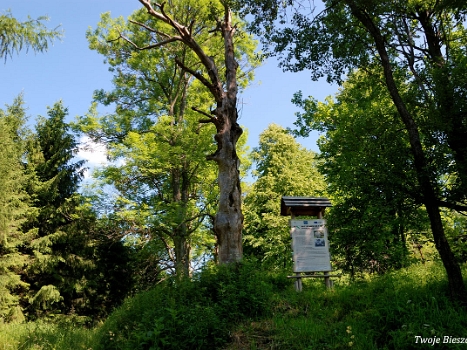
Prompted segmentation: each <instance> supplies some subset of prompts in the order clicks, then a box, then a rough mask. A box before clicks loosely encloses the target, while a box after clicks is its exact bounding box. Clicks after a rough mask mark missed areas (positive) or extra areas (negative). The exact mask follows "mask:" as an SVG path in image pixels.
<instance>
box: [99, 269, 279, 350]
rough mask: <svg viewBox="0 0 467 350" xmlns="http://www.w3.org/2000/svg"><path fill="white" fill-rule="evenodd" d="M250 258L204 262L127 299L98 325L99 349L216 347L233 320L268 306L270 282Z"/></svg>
mask: <svg viewBox="0 0 467 350" xmlns="http://www.w3.org/2000/svg"><path fill="white" fill-rule="evenodd" d="M265 275H266V272H264V271H261V270H259V269H258V266H257V265H255V264H253V263H247V262H245V263H240V264H232V265H227V266H220V267H218V266H214V267H211V268H206V269H205V270H204V271H202V272H201V273H200V275H199V276H197V277H196V278H195V279H194V280H193V281H190V280H183V281H180V282H179V283H173V281H170V280H168V281H165V282H163V283H160V284H158V285H156V286H155V287H154V288H153V289H151V290H149V291H147V292H144V293H141V294H138V295H136V296H135V297H133V298H130V299H128V300H127V301H126V302H125V303H124V304H123V305H122V306H121V307H120V308H119V309H117V310H116V311H115V312H114V313H113V314H112V315H111V316H110V317H109V318H108V319H107V320H106V322H105V323H104V325H103V326H102V328H100V330H99V337H100V347H98V349H115V348H118V349H217V348H219V347H221V346H222V345H224V344H225V343H226V342H228V341H229V331H230V330H231V329H232V328H233V325H234V324H235V323H237V322H239V321H241V320H245V319H257V318H259V317H261V316H264V315H265V314H266V312H267V310H268V305H269V301H270V298H271V297H272V288H271V285H270V284H269V283H267V282H266V281H267V278H265Z"/></svg>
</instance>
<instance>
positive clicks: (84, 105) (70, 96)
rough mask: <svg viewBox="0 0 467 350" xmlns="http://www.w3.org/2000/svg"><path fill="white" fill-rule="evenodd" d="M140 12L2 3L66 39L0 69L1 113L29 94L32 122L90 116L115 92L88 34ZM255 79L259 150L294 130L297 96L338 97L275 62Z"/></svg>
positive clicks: (249, 113)
mask: <svg viewBox="0 0 467 350" xmlns="http://www.w3.org/2000/svg"><path fill="white" fill-rule="evenodd" d="M140 6H141V5H140V3H139V2H138V1H137V0H112V1H110V0H81V1H74V0H66V1H63V0H41V1H37V0H1V1H0V11H1V12H4V11H5V10H7V9H10V10H11V12H12V14H13V16H14V17H16V18H17V19H19V20H21V21H23V20H26V19H27V15H30V16H31V17H32V18H37V17H39V16H41V15H47V16H49V18H50V21H49V22H48V26H49V28H53V27H56V26H58V25H61V28H62V29H63V30H64V33H65V35H64V38H63V40H62V41H61V42H60V41H58V42H55V43H54V45H53V46H52V47H50V48H49V51H48V52H46V53H42V54H41V53H39V54H35V53H33V52H28V53H26V52H25V51H23V52H21V53H20V54H19V55H14V56H13V58H12V59H8V60H7V62H6V63H3V62H2V63H1V64H0V82H1V83H0V106H1V108H3V107H4V105H5V104H9V103H11V102H12V101H13V99H14V98H15V96H17V95H18V94H19V93H23V94H24V98H25V101H26V104H27V106H28V115H30V118H31V120H34V118H35V117H36V116H37V115H46V112H47V106H51V105H53V104H54V103H55V102H56V101H58V100H60V99H61V100H63V102H64V105H65V106H67V107H68V109H69V119H70V120H72V119H74V118H75V117H76V116H78V115H83V114H85V113H86V112H87V110H88V108H89V106H90V104H91V100H92V93H93V91H94V90H96V89H101V88H103V89H110V88H111V75H110V73H109V72H108V70H107V67H106V66H105V65H104V63H103V57H102V56H100V55H99V54H97V53H96V52H94V51H91V50H89V49H88V44H87V41H86V38H85V32H86V30H87V29H88V28H89V27H93V28H94V27H96V25H97V22H98V21H99V17H100V14H101V13H102V12H107V11H110V12H111V14H112V16H113V17H117V16H124V17H127V16H128V15H129V14H131V13H132V12H133V11H134V10H136V9H138V8H139V7H140ZM255 74H256V79H255V81H254V82H253V83H252V85H251V86H250V87H249V88H248V89H247V90H246V91H245V92H244V93H243V95H242V96H240V101H241V102H243V110H242V113H241V120H240V122H241V124H242V125H244V126H245V127H246V128H247V129H248V131H249V140H248V145H249V146H250V147H255V146H256V145H257V143H258V137H259V134H260V133H261V132H262V131H263V130H264V129H266V128H267V126H268V125H269V124H270V123H276V124H279V125H282V126H284V127H291V126H293V122H294V121H295V116H294V113H295V112H297V111H298V109H297V107H295V106H294V105H293V104H292V103H291V102H290V100H291V99H292V96H293V93H294V92H296V91H298V90H302V91H303V94H304V95H305V96H308V95H312V96H314V97H315V98H317V99H318V100H323V99H324V98H325V97H326V96H328V95H331V94H334V93H335V92H336V91H337V88H336V87H335V86H330V85H329V84H327V83H326V82H325V81H322V82H313V81H311V79H310V78H309V76H310V74H309V73H308V72H302V73H283V72H282V70H281V69H280V68H278V67H277V62H276V61H275V60H274V59H270V60H268V61H267V62H265V64H264V65H263V66H261V67H260V68H258V69H257V71H256V73H255ZM316 139H317V134H313V135H312V136H311V137H309V138H307V139H299V140H298V141H299V142H300V143H302V144H303V145H304V146H305V147H307V148H309V149H312V150H314V151H318V148H317V146H316Z"/></svg>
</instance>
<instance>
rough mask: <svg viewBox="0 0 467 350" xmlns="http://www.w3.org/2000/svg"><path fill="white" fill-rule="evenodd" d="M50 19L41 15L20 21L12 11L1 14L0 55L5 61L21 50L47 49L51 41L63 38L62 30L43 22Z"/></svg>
mask: <svg viewBox="0 0 467 350" xmlns="http://www.w3.org/2000/svg"><path fill="white" fill-rule="evenodd" d="M45 21H48V17H47V16H41V17H39V18H37V19H32V18H30V17H29V16H28V20H27V21H25V22H20V21H18V20H17V19H16V18H14V17H13V15H12V14H11V12H10V11H6V12H5V13H4V14H1V15H0V57H2V58H4V59H5V61H6V59H7V58H8V57H10V58H11V57H12V56H13V54H14V53H15V52H16V53H19V52H20V51H21V50H23V49H26V51H27V50H28V49H30V48H31V49H32V50H33V51H35V52H44V51H47V49H48V46H49V42H52V41H53V40H54V39H58V38H61V36H62V32H61V31H59V30H58V29H57V28H55V29H48V28H47V27H46V26H45V25H44V23H43V22H45Z"/></svg>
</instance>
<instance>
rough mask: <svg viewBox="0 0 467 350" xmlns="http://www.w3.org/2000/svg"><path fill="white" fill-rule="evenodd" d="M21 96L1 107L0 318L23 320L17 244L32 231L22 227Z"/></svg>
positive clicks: (26, 204) (25, 211)
mask: <svg viewBox="0 0 467 350" xmlns="http://www.w3.org/2000/svg"><path fill="white" fill-rule="evenodd" d="M23 103H24V102H23V100H22V97H21V96H20V97H18V98H17V99H15V101H14V102H13V104H12V105H10V106H7V109H6V110H5V111H3V110H0V149H1V150H2V151H1V152H0V321H2V322H3V321H22V320H23V313H22V310H21V308H20V306H19V297H18V294H19V293H18V292H20V293H24V292H25V291H26V290H27V288H28V285H27V283H24V281H22V280H21V277H20V271H21V270H22V269H23V267H24V266H25V265H26V264H27V262H28V257H27V256H26V255H25V254H23V253H22V252H21V251H20V250H19V247H21V246H23V245H25V244H27V242H28V241H29V240H30V239H31V238H32V236H33V235H34V232H33V231H22V225H23V224H24V222H25V220H26V219H27V217H28V216H30V215H33V214H34V210H33V209H32V205H31V200H30V197H29V195H28V193H27V192H26V191H25V187H26V184H27V181H28V176H27V174H26V172H25V170H24V165H23V156H24V154H25V151H26V148H25V146H26V133H27V131H26V129H25V127H24V124H25V122H26V119H25V110H24V105H23Z"/></svg>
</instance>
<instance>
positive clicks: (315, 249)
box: [290, 219, 331, 272]
mask: <svg viewBox="0 0 467 350" xmlns="http://www.w3.org/2000/svg"><path fill="white" fill-rule="evenodd" d="M290 226H291V235H292V250H293V261H294V272H313V271H331V255H330V254H329V242H328V231H327V228H326V220H324V219H315V220H291V221H290Z"/></svg>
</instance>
